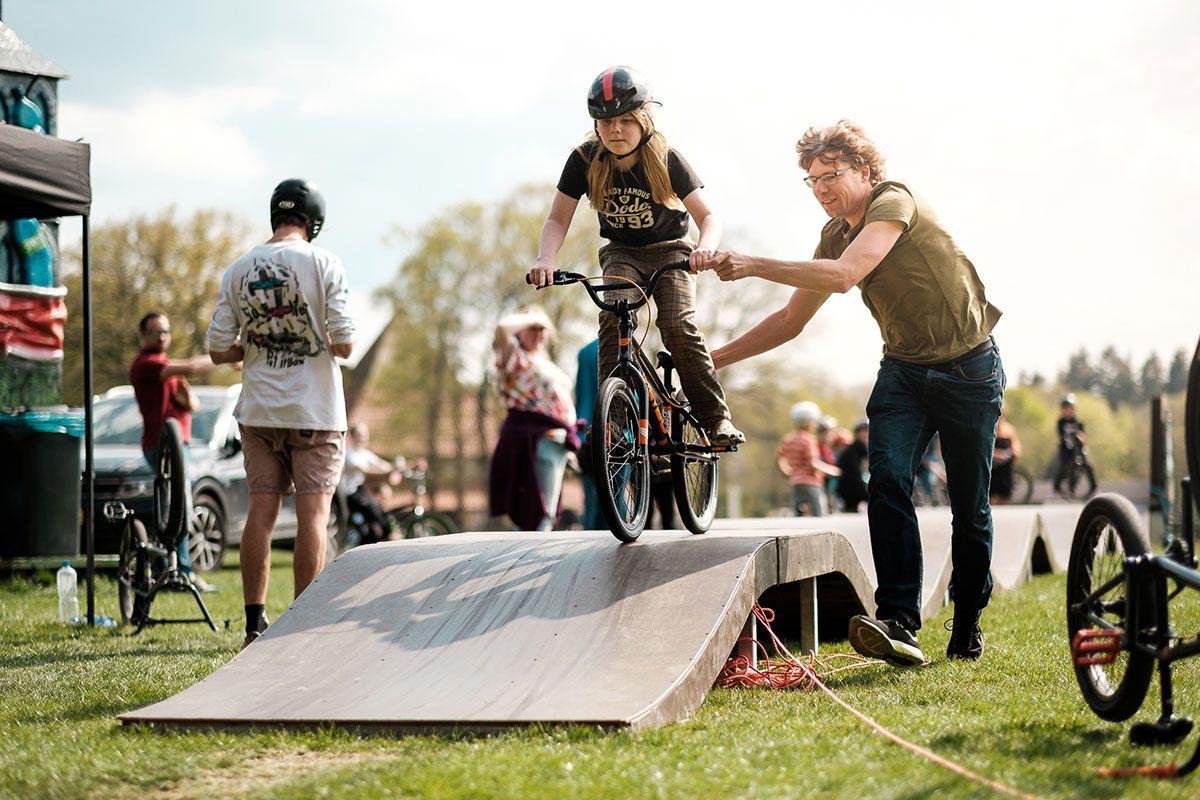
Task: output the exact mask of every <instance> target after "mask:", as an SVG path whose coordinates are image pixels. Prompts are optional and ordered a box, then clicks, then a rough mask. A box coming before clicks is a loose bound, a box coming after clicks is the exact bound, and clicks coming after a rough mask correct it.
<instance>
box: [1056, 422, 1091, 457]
mask: <svg viewBox="0 0 1200 800" xmlns="http://www.w3.org/2000/svg"><path fill="white" fill-rule="evenodd" d="M1086 431H1087V428H1085V427H1084V426H1083V423H1082V422H1080V421H1079V420H1077V419H1067V418H1066V417H1059V419H1058V449H1059V450H1062V451H1064V452H1070V451H1071V450H1072V449H1073V446H1074V445H1075V444H1077V443H1078V442H1079V439H1078V438H1077V436H1078V435H1079V434H1080V433H1082V432H1086Z"/></svg>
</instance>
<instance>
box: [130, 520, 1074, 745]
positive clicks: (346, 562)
mask: <svg viewBox="0 0 1200 800" xmlns="http://www.w3.org/2000/svg"><path fill="white" fill-rule="evenodd" d="M1064 508H1065V510H1064V511H1056V512H1055V515H1054V518H1053V519H1052V520H1050V521H1049V522H1047V521H1046V520H1043V518H1042V517H1041V516H1039V511H1038V510H1037V509H1035V508H1033V507H1031V508H1026V509H1004V510H1003V512H1004V513H1003V514H999V513H998V515H997V535H996V539H997V547H996V555H997V559H996V567H997V583H998V584H999V585H1001V586H1004V587H1007V586H1009V585H1010V584H1011V585H1015V583H1014V582H1013V581H1015V582H1019V579H1023V576H1024V575H1027V574H1028V572H1029V568H1028V554H1029V553H1030V552H1032V548H1033V542H1034V541H1035V539H1038V538H1041V537H1045V536H1054V537H1057V536H1060V535H1061V532H1062V531H1067V532H1066V540H1067V546H1068V547H1069V541H1070V530H1069V529H1071V528H1073V526H1074V519H1073V518H1071V519H1070V521H1069V525H1068V524H1067V518H1068V517H1069V516H1070V515H1071V513H1072V512H1073V513H1074V514H1075V515H1077V514H1078V510H1079V509H1078V507H1064ZM931 511H932V512H939V511H940V510H938V509H933V510H931ZM1001 519H1003V520H1004V536H1003V537H1002V535H1001V525H1000V520H1001ZM921 524H922V533H923V536H924V537H925V539H926V565H925V583H926V587H925V598H926V602H925V604H924V611H925V613H926V615H927V616H928V615H931V614H933V613H936V612H937V610H938V609H940V607H941V604H942V601H943V598H944V594H945V587H946V583H947V582H948V580H949V574H948V572H949V553H948V544H949V530H950V528H949V515H948V513H947V512H945V511H940V513H925V512H923V513H922V519H921ZM743 525H745V526H748V527H752V529H751V530H736V529H734V528H735V527H740V526H743ZM1007 540H1011V542H1012V545H1011V546H1008V545H1005V546H1003V547H1002V546H1001V544H1002V541H1007ZM1046 549H1047V550H1048V551H1049V552H1051V553H1055V554H1058V553H1060V552H1062V548H1061V545H1056V546H1050V545H1049V544H1047V545H1046ZM1010 552H1011V553H1018V552H1023V553H1024V554H1025V555H1024V556H1016V555H1014V556H1012V557H1011V558H1010V557H1009V556H1008V555H1007V554H1008V553H1010ZM1002 554H1004V555H1003V557H1001V556H1002ZM1022 557H1023V558H1024V559H1025V562H1024V563H1025V565H1026V566H1024V567H1022V568H1020V569H1017V570H1009V561H1010V560H1019V559H1020V558H1022ZM1064 563H1065V562H1063V561H1059V560H1058V559H1057V558H1055V559H1054V566H1058V567H1061V566H1062V565H1063V564H1064ZM1004 570H1008V572H1004ZM1001 572H1004V574H1005V575H1008V574H1009V573H1010V572H1011V573H1012V575H1013V577H1012V578H1011V579H1010V578H1008V577H1006V578H1004V579H1001V578H1000V573H1001ZM1018 573H1019V574H1018ZM830 574H839V575H841V576H843V578H844V580H843V581H842V583H843V584H844V585H846V584H848V585H849V586H850V587H851V590H852V592H853V594H854V595H855V596H856V597H857V598H858V604H859V605H860V606H861V608H862V609H863V610H866V611H871V610H873V608H874V602H873V600H872V594H873V591H874V568H873V566H872V564H871V558H870V543H869V539H868V538H867V535H866V518H865V516H857V517H855V516H852V515H841V516H836V517H825V518H823V519H797V518H789V519H780V520H762V519H760V520H740V521H737V523H736V524H735V523H733V522H727V523H725V524H723V525H722V526H721V528H720V529H718V530H713V531H711V532H709V533H708V534H706V535H704V536H692V535H690V534H687V533H682V532H657V531H656V532H647V533H646V534H643V536H642V538H641V539H640V540H639V541H638V542H637V543H635V544H632V545H621V544H619V543H618V542H616V541H615V540H614V539H613V538H612V536H611V535H610V534H608V533H607V532H584V533H561V534H514V533H469V534H458V535H455V536H446V537H438V538H432V539H422V540H414V541H406V542H389V543H385V544H379V545H372V546H368V547H360V548H356V549H354V550H351V551H350V552H347V553H345V554H344V555H342V556H341V557H339V558H338V559H337V560H336V561H334V562H333V563H332V564H330V565H329V566H328V567H327V568H326V569H325V571H324V572H322V573H321V575H320V576H319V577H318V578H317V580H316V581H314V582H313V584H312V585H311V586H310V587H309V588H308V589H307V590H306V591H305V592H304V594H303V595H301V596H300V597H299V598H298V599H297V600H296V602H295V603H294V604H293V605H292V607H291V608H290V609H288V610H287V611H286V612H285V613H284V614H282V615H281V616H280V617H279V619H278V620H276V621H275V622H274V623H273V624H272V625H271V627H270V628H269V629H268V630H267V632H266V633H265V634H264V635H263V636H262V637H261V638H260V639H259V640H258V641H256V642H255V643H254V644H253V645H252V646H250V647H248V648H247V649H245V650H244V651H242V652H241V653H240V654H238V655H237V656H235V657H234V658H233V660H232V661H230V662H229V663H228V664H226V665H225V666H223V667H221V668H220V669H218V670H217V671H216V672H214V673H213V674H212V675H210V676H209V677H207V678H205V679H204V680H203V681H201V682H200V683H198V684H196V685H195V686H192V687H191V688H189V689H186V690H184V691H183V692H180V693H179V694H177V695H175V696H174V697H171V698H169V699H166V700H163V701H162V702H159V703H155V704H153V705H151V706H149V707H147V708H143V709H141V710H139V711H135V712H131V713H128V714H125V715H124V716H122V717H121V720H122V721H124V722H126V723H151V724H161V725H178V726H185V727H246V726H265V727H284V728H308V727H315V726H320V725H328V724H335V725H339V726H345V727H351V728H358V729H380V730H399V731H423V730H440V729H467V730H493V729H502V728H510V727H518V726H524V725H530V724H536V723H551V724H554V723H581V724H591V725H599V726H603V727H606V728H643V727H647V726H653V725H659V724H663V723H667V722H673V721H677V720H681V719H685V718H687V717H688V716H690V715H691V714H692V713H694V712H695V710H696V709H697V708H698V707H699V706H700V704H701V702H703V700H704V696H705V694H706V693H707V692H708V689H709V687H711V686H712V684H713V682H714V680H715V679H716V678H717V676H718V674H719V672H720V670H721V667H722V666H723V665H724V663H725V661H726V659H727V658H728V656H729V654H730V652H731V651H732V650H733V648H734V647H735V645H736V643H737V638H738V636H739V633H740V632H741V631H742V629H743V626H744V625H745V624H746V622H747V620H748V619H749V618H750V616H751V613H750V611H751V607H752V605H753V604H754V602H755V600H757V599H758V598H759V597H760V596H761V595H762V594H763V592H764V591H766V590H767V589H769V588H771V587H773V586H776V585H779V584H795V583H798V584H799V585H800V586H802V587H805V589H806V591H807V593H804V592H802V593H801V594H802V596H803V598H804V599H803V601H802V605H804V606H805V607H804V608H802V609H799V611H800V612H801V613H802V616H803V618H804V619H805V620H806V623H805V624H806V630H807V637H806V638H808V639H809V640H810V641H815V633H816V631H815V624H816V623H815V621H816V618H817V617H816V606H817V604H819V603H820V596H819V593H818V591H817V587H818V585H819V584H818V582H817V580H816V578H817V577H819V576H825V575H830Z"/></svg>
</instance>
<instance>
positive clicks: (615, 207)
mask: <svg viewBox="0 0 1200 800" xmlns="http://www.w3.org/2000/svg"><path fill="white" fill-rule="evenodd" d="M653 199H654V198H653V196H652V195H651V194H650V192H648V191H646V190H645V189H639V188H638V187H636V186H620V187H614V188H612V189H609V190H608V192H607V197H605V199H604V210H603V211H601V212H600V213H601V214H603V215H604V217H605V219H606V220H608V224H609V225H611V226H612V227H613V228H633V229H634V230H639V229H641V228H653V227H654V211H653V208H652V206H651V201H652V200H653Z"/></svg>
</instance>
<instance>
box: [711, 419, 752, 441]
mask: <svg viewBox="0 0 1200 800" xmlns="http://www.w3.org/2000/svg"><path fill="white" fill-rule="evenodd" d="M708 440H709V441H710V442H711V443H712V446H713V447H735V446H736V445H739V444H744V443H745V442H746V434H744V433H742V432H741V431H739V430H738V429H737V428H735V427H733V422H732V421H730V420H727V419H723V420H721V421H720V422H718V423H717V424H716V427H714V428H713V429H712V430H710V431H709V432H708Z"/></svg>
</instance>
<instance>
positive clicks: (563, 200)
mask: <svg viewBox="0 0 1200 800" xmlns="http://www.w3.org/2000/svg"><path fill="white" fill-rule="evenodd" d="M655 102H656V101H655V100H653V98H652V96H651V94H650V88H649V86H648V85H647V83H646V81H645V79H643V78H642V76H641V75H640V74H639V73H638V72H636V71H634V70H632V69H630V68H629V67H612V68H611V69H607V70H605V71H604V72H602V73H600V75H598V76H597V77H596V79H595V80H594V81H593V82H592V87H591V91H590V92H589V93H588V113H589V114H590V115H591V117H592V119H593V120H594V123H593V132H592V134H591V135H590V136H588V138H587V141H585V142H584V143H583V144H582V145H580V146H579V147H576V148H575V149H574V150H573V151H572V152H571V155H570V157H569V158H568V159H567V163H566V166H565V167H564V168H563V171H562V176H561V177H560V178H559V181H558V190H557V191H556V192H555V195H554V201H553V203H552V204H551V206H550V213H549V214H548V215H547V217H546V222H545V224H544V225H543V226H542V233H541V238H540V240H539V243H538V256H537V261H536V262H535V263H534V266H533V269H531V270H530V272H529V281H530V283H532V284H534V285H535V286H539V287H540V286H549V285H550V284H551V283H552V282H553V280H554V270H555V263H554V259H555V256H557V254H558V251H559V249H560V248H561V247H562V244H563V241H564V240H565V239H566V237H567V230H568V228H570V225H571V218H572V217H573V216H574V214H575V208H576V207H577V206H578V204H579V198H580V197H582V196H583V195H584V194H586V195H587V196H588V203H589V204H590V205H591V207H592V208H594V209H595V210H596V213H597V215H598V216H599V218H600V235H601V236H602V237H604V238H605V239H608V240H609V243H608V244H607V245H605V246H604V247H602V248H601V249H600V267H601V270H602V271H603V273H604V275H605V277H622V278H631V279H633V280H645V279H646V278H648V277H650V275H651V274H652V273H653V272H654V270H656V269H658V268H659V267H663V266H666V265H667V264H670V263H672V262H676V261H683V260H687V261H689V262H690V264H691V268H692V270H693V271H699V270H700V269H703V268H704V267H706V266H708V265H709V263H710V262H711V261H712V260H713V259H714V256H715V251H716V247H717V245H718V243H719V242H720V239H721V221H720V219H718V217H717V215H716V214H714V213H713V212H712V210H711V209H710V208H709V206H708V203H707V202H706V200H705V198H704V194H703V190H702V186H703V185H702V184H701V182H700V179H699V177H697V175H696V173H695V172H694V171H693V170H692V168H691V166H690V165H689V164H688V163H687V161H685V160H684V158H683V156H682V155H680V154H679V153H678V152H677V151H675V150H674V149H672V148H671V147H669V146H668V145H667V141H666V139H665V138H664V137H663V135H662V133H661V132H659V131H658V130H657V129H656V128H655V126H654V118H653V116H652V115H651V113H650V107H651V105H652V104H653V103H655ZM689 214H690V215H691V218H692V219H694V220H695V221H696V225H697V226H698V227H699V229H700V239H699V242H697V243H695V244H693V243H692V241H691V240H690V239H689V238H688V215H689ZM635 292H636V290H631V291H630V296H631V297H632V296H636V295H635ZM620 296H621V293H620V292H612V293H610V299H615V298H617V297H620ZM654 302H655V303H656V304H657V306H658V319H657V323H658V329H659V332H660V333H661V334H662V340H663V344H664V345H665V346H666V348H667V349H668V350H670V351H671V355H672V356H673V358H674V362H675V367H676V369H677V370H678V372H679V381H680V383H681V384H682V386H683V391H684V394H685V395H686V396H687V398H688V400H689V401H690V402H691V404H692V411H693V413H694V414H695V415H696V418H697V419H698V420H699V422H700V424H701V425H702V426H704V428H705V430H706V431H707V432H708V435H709V439H710V441H711V443H712V444H713V445H715V446H720V447H727V446H732V445H736V444H741V443H742V442H744V441H745V440H746V437H745V436H744V435H743V434H742V432H741V431H739V430H738V429H737V428H735V427H734V425H733V422H732V421H731V420H730V415H729V407H728V406H727V405H726V403H725V392H724V390H723V389H722V388H721V384H720V382H719V381H718V380H717V374H716V370H715V369H714V368H713V362H712V357H711V356H710V355H709V353H708V347H707V345H706V344H705V342H704V336H703V335H702V334H701V333H700V330H699V328H697V327H696V322H695V313H696V287H695V279H694V278H693V277H692V276H691V275H690V274H688V273H686V272H684V271H683V270H677V271H671V272H668V273H667V274H666V275H664V276H663V277H662V278H661V280H660V281H659V283H658V287H657V288H656V289H655V291H654ZM616 339H617V320H616V317H615V315H613V314H609V313H605V312H603V311H602V312H601V313H600V358H599V361H600V377H601V379H603V378H605V377H607V376H608V375H609V374H610V373H611V372H612V370H613V369H614V368H615V367H616V364H617V341H616Z"/></svg>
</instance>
